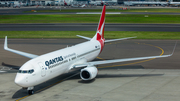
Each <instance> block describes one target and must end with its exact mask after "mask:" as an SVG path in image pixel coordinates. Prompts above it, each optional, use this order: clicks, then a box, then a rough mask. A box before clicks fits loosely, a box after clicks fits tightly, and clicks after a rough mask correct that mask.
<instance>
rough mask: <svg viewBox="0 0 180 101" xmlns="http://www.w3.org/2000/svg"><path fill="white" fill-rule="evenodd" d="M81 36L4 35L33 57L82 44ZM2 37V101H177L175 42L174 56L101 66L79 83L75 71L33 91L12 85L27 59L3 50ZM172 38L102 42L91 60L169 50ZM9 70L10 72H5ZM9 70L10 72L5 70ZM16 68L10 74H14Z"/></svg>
mask: <svg viewBox="0 0 180 101" xmlns="http://www.w3.org/2000/svg"><path fill="white" fill-rule="evenodd" d="M84 41H85V40H83V39H8V43H9V47H10V48H13V49H17V50H21V51H25V52H29V53H33V54H36V55H41V54H44V53H47V52H51V51H54V50H57V49H60V48H65V47H67V45H68V47H70V46H72V45H74V44H77V43H81V42H84ZM3 44H4V40H3V39H0V47H2V48H0V62H4V63H5V64H8V66H4V65H0V69H6V70H5V71H7V73H2V72H0V81H1V82H0V101H14V100H16V101H20V100H22V101H32V100H36V101H179V99H180V96H179V95H180V87H179V85H180V69H179V68H180V67H179V66H180V63H179V61H178V60H179V57H180V56H179V55H180V54H179V52H180V51H179V50H180V47H179V44H177V47H176V50H175V52H174V54H173V56H171V57H168V58H161V59H151V60H143V61H134V62H125V63H116V64H109V65H99V66H98V68H99V72H98V75H97V77H96V78H95V79H93V80H91V81H82V80H81V78H80V76H79V70H77V71H73V72H70V73H67V74H63V75H61V76H58V77H56V78H54V79H52V80H50V81H47V82H45V83H43V84H40V85H37V86H35V89H34V91H35V94H34V95H31V96H29V95H27V91H26V90H23V89H21V87H19V86H17V85H16V84H15V83H14V78H15V76H16V72H15V70H14V69H11V68H10V67H11V66H16V67H20V66H21V65H22V64H23V63H25V62H26V61H28V60H29V59H27V58H25V57H22V56H19V55H17V54H14V53H10V52H7V51H4V50H3ZM174 44H175V40H125V41H118V42H113V43H108V44H106V45H105V47H104V50H103V52H102V53H101V54H100V56H99V57H98V58H97V59H95V60H102V61H103V60H108V59H117V58H130V57H143V56H154V55H163V54H164V55H167V54H171V53H172V50H173V48H174ZM8 69H11V70H8ZM8 71H10V72H8ZM13 71H14V72H13Z"/></svg>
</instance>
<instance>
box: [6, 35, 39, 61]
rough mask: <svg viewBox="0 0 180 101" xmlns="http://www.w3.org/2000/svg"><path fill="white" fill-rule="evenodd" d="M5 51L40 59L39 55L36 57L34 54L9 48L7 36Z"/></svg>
mask: <svg viewBox="0 0 180 101" xmlns="http://www.w3.org/2000/svg"><path fill="white" fill-rule="evenodd" d="M4 50H7V51H10V52H13V53H16V54H19V55H22V56H24V57H27V58H31V59H32V58H36V57H38V55H34V54H30V53H26V52H22V51H18V50H14V49H10V48H8V45H7V36H6V37H5V41H4Z"/></svg>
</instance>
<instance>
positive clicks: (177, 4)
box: [168, 0, 180, 6]
mask: <svg viewBox="0 0 180 101" xmlns="http://www.w3.org/2000/svg"><path fill="white" fill-rule="evenodd" d="M168 3H169V5H172V6H180V2H173V0H169V2H168Z"/></svg>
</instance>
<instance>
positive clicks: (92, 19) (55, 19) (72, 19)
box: [0, 14, 180, 24]
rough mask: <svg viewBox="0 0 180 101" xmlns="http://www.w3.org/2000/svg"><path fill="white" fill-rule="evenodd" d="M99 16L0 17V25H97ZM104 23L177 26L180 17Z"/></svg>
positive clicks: (144, 17) (143, 17) (114, 19)
mask: <svg viewBox="0 0 180 101" xmlns="http://www.w3.org/2000/svg"><path fill="white" fill-rule="evenodd" d="M99 18H100V15H99V14H97V15H89V14H88V15H0V23H2V24H4V23H7V24H8V23H98V22H99ZM106 23H171V24H179V23H180V15H130V14H127V15H124V14H123V15H121V14H119V15H118V14H108V15H106Z"/></svg>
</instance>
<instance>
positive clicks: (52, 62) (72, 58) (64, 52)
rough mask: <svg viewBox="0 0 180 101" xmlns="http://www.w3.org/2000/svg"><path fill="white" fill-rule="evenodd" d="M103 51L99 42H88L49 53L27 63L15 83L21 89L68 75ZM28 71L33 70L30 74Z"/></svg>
mask: <svg viewBox="0 0 180 101" xmlns="http://www.w3.org/2000/svg"><path fill="white" fill-rule="evenodd" d="M100 51H101V46H100V43H99V41H97V40H94V41H87V42H84V43H80V44H77V45H75V46H72V47H67V48H64V49H61V50H57V51H54V52H51V53H47V54H44V55H41V56H39V57H36V58H34V59H31V60H29V61H28V62H26V63H25V64H24V65H23V66H22V67H21V68H20V70H22V72H20V73H17V75H16V78H15V83H16V84H17V85H19V86H21V87H33V86H35V85H38V84H40V83H43V82H45V81H47V80H50V79H52V78H54V77H56V76H58V75H61V74H63V73H67V72H69V71H70V70H71V68H73V67H72V66H73V65H76V64H82V63H86V62H88V61H91V60H93V59H94V58H96V57H97V56H98V55H99V53H100ZM28 70H33V72H32V73H28Z"/></svg>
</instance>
